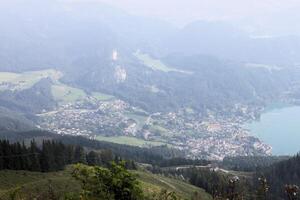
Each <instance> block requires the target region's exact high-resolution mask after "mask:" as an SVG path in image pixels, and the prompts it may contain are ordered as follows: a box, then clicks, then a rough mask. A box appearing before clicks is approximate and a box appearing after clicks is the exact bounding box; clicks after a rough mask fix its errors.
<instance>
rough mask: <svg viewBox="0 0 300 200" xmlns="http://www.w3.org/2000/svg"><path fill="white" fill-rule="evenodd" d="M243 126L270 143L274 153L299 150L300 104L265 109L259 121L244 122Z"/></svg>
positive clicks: (280, 153)
mask: <svg viewBox="0 0 300 200" xmlns="http://www.w3.org/2000/svg"><path fill="white" fill-rule="evenodd" d="M245 128H247V129H249V130H250V131H251V133H252V134H253V135H254V136H257V137H258V138H259V139H261V140H262V141H263V142H265V143H267V144H269V145H271V146H272V148H273V150H272V153H273V154H274V155H293V154H296V153H298V152H300V106H289V107H278V108H274V107H273V108H272V109H267V111H266V112H264V113H263V114H262V115H261V119H260V121H254V122H252V123H250V124H246V125H245Z"/></svg>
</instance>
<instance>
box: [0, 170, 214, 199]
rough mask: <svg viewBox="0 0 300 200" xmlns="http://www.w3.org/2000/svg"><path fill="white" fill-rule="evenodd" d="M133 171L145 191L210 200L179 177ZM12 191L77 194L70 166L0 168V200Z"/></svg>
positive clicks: (40, 195)
mask: <svg viewBox="0 0 300 200" xmlns="http://www.w3.org/2000/svg"><path fill="white" fill-rule="evenodd" d="M133 172H134V173H135V174H137V176H138V179H139V180H140V182H141V184H142V187H143V190H144V192H145V193H146V194H152V193H153V192H159V191H160V190H161V189H166V190H168V191H175V192H176V193H177V194H178V195H180V196H181V197H183V198H187V199H189V198H190V197H191V195H192V194H193V193H194V192H198V193H199V194H201V196H203V200H209V199H211V197H210V195H208V194H207V193H205V192H204V191H203V190H202V189H199V188H197V187H194V186H192V185H189V184H187V183H185V182H182V181H180V180H176V179H171V178H166V177H163V176H158V175H153V174H151V173H148V172H141V171H133ZM15 192H16V194H17V197H20V196H21V197H23V199H24V198H25V199H33V198H34V197H38V199H43V195H45V194H49V193H53V195H54V196H61V197H63V196H65V195H70V193H75V195H78V194H79V192H80V185H79V183H78V182H76V181H75V180H74V179H73V178H72V177H71V167H68V168H67V169H66V170H64V171H61V172H52V173H40V172H28V171H9V170H3V171H0V199H1V200H2V199H3V200H5V199H10V196H11V195H12V194H14V193H15Z"/></svg>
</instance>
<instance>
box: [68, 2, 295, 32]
mask: <svg viewBox="0 0 300 200" xmlns="http://www.w3.org/2000/svg"><path fill="white" fill-rule="evenodd" d="M69 1H100V2H105V3H107V4H111V5H114V6H116V7H119V8H121V9H123V10H125V11H127V12H129V13H132V14H136V15H144V16H151V17H156V18H161V19H165V20H168V21H171V22H173V23H174V24H179V25H183V24H186V23H188V22H191V21H194V20H213V21H215V20H223V21H229V22H233V23H237V24H242V26H243V28H246V29H248V30H255V31H256V32H262V33H264V32H265V33H268V32H270V33H273V34H276V32H278V34H280V33H281V32H283V33H285V34H293V33H294V32H299V34H300V27H298V21H299V20H300V14H299V10H300V0H69Z"/></svg>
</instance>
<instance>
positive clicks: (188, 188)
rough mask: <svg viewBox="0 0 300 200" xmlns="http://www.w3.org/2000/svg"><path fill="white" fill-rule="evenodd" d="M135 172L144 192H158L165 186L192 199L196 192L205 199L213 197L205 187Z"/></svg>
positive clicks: (183, 196)
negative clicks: (201, 187)
mask: <svg viewBox="0 0 300 200" xmlns="http://www.w3.org/2000/svg"><path fill="white" fill-rule="evenodd" d="M135 173H136V174H137V175H138V177H139V180H140V181H141V183H142V187H143V189H144V192H145V193H147V194H153V193H158V192H160V190H161V189H162V188H164V189H166V190H168V191H174V192H176V193H177V194H178V195H180V196H181V197H182V198H185V199H190V198H191V197H192V195H193V194H194V193H195V192H197V193H198V194H200V196H201V197H202V199H203V200H209V199H212V198H211V196H210V195H209V194H207V193H206V192H205V191H204V190H203V189H200V188H197V187H195V186H192V185H190V184H188V183H185V182H183V181H180V180H177V179H173V178H167V177H164V176H159V175H154V174H151V173H148V172H142V171H135Z"/></svg>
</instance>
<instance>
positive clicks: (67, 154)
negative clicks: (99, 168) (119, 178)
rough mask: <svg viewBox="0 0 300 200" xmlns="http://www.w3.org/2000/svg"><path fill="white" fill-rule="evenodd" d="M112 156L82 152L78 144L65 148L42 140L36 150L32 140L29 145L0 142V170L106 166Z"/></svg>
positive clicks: (47, 169) (56, 169) (56, 142)
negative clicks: (74, 165) (78, 164)
mask: <svg viewBox="0 0 300 200" xmlns="http://www.w3.org/2000/svg"><path fill="white" fill-rule="evenodd" d="M113 159H114V157H113V154H112V153H111V152H110V151H97V152H95V151H90V152H86V151H85V150H84V148H83V147H81V146H78V145H65V144H63V143H62V142H59V141H53V140H52V141H51V140H44V141H43V142H42V145H41V146H40V147H39V146H38V145H37V143H36V142H35V141H34V140H32V141H31V142H30V145H29V146H28V147H27V145H25V144H24V142H23V143H19V142H16V143H10V142H9V141H8V140H1V141H0V170H3V169H9V170H27V171H42V172H49V171H58V170H63V169H64V167H65V166H66V165H69V164H74V163H85V164H89V165H103V166H105V165H109V163H110V162H111V161H113Z"/></svg>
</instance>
